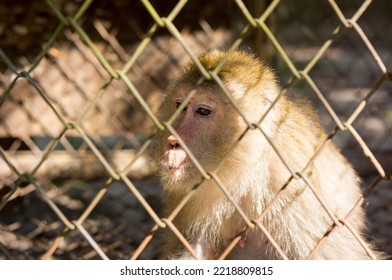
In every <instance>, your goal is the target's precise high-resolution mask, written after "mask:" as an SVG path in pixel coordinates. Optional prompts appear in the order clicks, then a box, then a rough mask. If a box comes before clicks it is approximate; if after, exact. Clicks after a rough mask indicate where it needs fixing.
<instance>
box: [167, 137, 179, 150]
mask: <svg viewBox="0 0 392 280" xmlns="http://www.w3.org/2000/svg"><path fill="white" fill-rule="evenodd" d="M167 142H169V146H170V149H173V150H174V149H176V148H178V147H180V144H178V141H177V138H176V137H174V136H173V135H170V136H169V137H168V138H167Z"/></svg>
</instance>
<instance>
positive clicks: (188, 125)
mask: <svg viewBox="0 0 392 280" xmlns="http://www.w3.org/2000/svg"><path fill="white" fill-rule="evenodd" d="M190 89H191V88H190V87H189V86H182V87H180V88H178V89H176V90H175V91H174V92H173V93H171V94H169V95H168V96H167V98H166V100H165V101H164V105H163V106H162V108H165V109H164V110H166V111H167V112H166V114H165V116H163V119H165V118H166V119H169V118H170V117H171V115H172V114H174V112H175V111H176V110H177V109H178V108H179V107H180V106H181V108H182V111H181V112H180V113H179V115H178V117H177V118H176V120H175V121H174V122H173V128H174V130H175V132H176V134H177V135H176V136H175V135H172V134H169V133H167V132H166V133H165V132H161V135H158V138H159V140H158V142H160V144H159V145H158V146H159V147H158V151H157V152H159V154H160V157H161V159H160V166H159V167H160V173H161V179H162V180H163V182H164V185H165V182H166V183H169V184H173V183H174V184H179V183H181V184H182V183H183V182H184V181H186V182H187V184H188V183H189V182H192V183H194V182H195V181H197V180H200V179H201V175H200V172H199V171H198V168H197V167H196V164H197V163H198V164H200V165H201V166H202V168H204V170H206V171H207V172H209V171H212V170H214V168H216V166H217V165H218V164H219V163H220V162H221V160H222V159H223V157H224V156H225V153H226V151H225V150H226V148H227V147H228V146H229V145H230V142H229V139H235V136H234V134H235V133H236V129H235V127H238V125H237V122H238V121H237V120H236V118H237V116H236V114H235V113H232V112H229V111H232V110H233V108H232V106H231V105H230V104H229V103H228V102H227V101H226V100H225V98H224V96H223V95H222V94H221V93H219V92H217V91H216V90H212V89H211V88H199V89H197V92H196V94H195V95H194V96H193V97H192V98H191V99H190V100H189V102H187V104H183V102H184V100H185V98H186V96H187V94H189V92H190ZM233 117H234V118H233ZM183 145H185V146H186V147H187V148H188V149H189V151H190V152H191V153H192V155H193V156H194V158H195V159H196V161H197V163H196V164H195V162H194V159H191V157H190V156H189V154H188V153H187V152H186V151H185V149H184V147H183Z"/></svg>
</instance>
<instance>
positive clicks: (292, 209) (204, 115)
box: [154, 51, 369, 259]
mask: <svg viewBox="0 0 392 280" xmlns="http://www.w3.org/2000/svg"><path fill="white" fill-rule="evenodd" d="M199 59H200V61H201V63H202V65H203V66H204V67H205V68H206V69H207V70H209V71H212V70H213V69H215V67H216V66H217V65H218V64H219V63H220V62H221V61H222V59H225V60H226V62H225V64H224V65H223V67H222V69H221V71H220V72H219V77H220V79H221V80H222V81H223V83H224V85H225V86H226V87H227V89H228V90H229V92H230V94H231V95H232V97H233V99H234V100H235V102H236V104H237V105H238V106H239V108H240V109H241V112H242V113H243V114H244V116H245V118H246V119H247V121H248V123H250V124H258V123H259V122H260V120H262V122H261V124H260V126H261V129H262V130H263V131H264V133H265V134H266V135H267V137H268V138H269V139H270V140H271V142H272V143H273V145H274V146H275V147H276V149H277V150H278V151H279V153H280V155H281V157H282V158H283V159H284V161H285V162H286V163H287V164H288V165H289V166H290V168H291V169H292V170H293V171H294V172H300V171H302V170H303V168H304V167H305V166H306V165H307V164H308V162H309V160H310V158H311V157H312V156H313V155H314V154H315V152H316V150H317V149H318V147H319V145H320V144H321V143H322V141H324V139H325V138H326V135H325V132H324V130H323V128H322V127H321V125H320V122H319V120H318V118H317V116H316V115H315V113H314V111H313V109H312V108H311V106H310V105H309V104H307V102H305V101H301V100H297V99H295V100H290V99H289V98H287V97H286V96H282V97H280V98H279V100H278V102H276V104H275V105H274V107H273V108H272V109H271V110H269V111H268V109H269V108H270V107H271V105H272V104H273V103H274V101H275V100H276V99H277V98H278V95H279V94H280V90H279V87H278V85H277V82H276V78H275V75H274V74H273V72H272V71H271V70H270V69H268V67H266V66H265V65H264V64H262V63H261V62H260V61H259V60H257V59H256V58H254V57H252V56H250V55H248V54H245V53H243V52H233V53H231V54H228V55H227V54H226V53H224V52H220V51H211V52H207V53H205V54H203V55H202V56H201V57H200V58H199ZM200 77H201V74H200V72H199V70H198V68H197V67H196V66H195V64H193V63H191V64H189V65H188V66H187V67H185V68H184V70H183V72H182V73H181V75H180V76H179V77H178V78H177V79H175V80H174V81H173V82H172V84H171V86H170V88H169V92H168V94H167V96H166V98H165V100H164V101H163V103H162V105H161V107H160V110H159V118H160V120H161V121H167V120H168V119H169V118H170V117H171V115H172V114H173V113H174V112H175V110H176V107H178V106H180V104H181V103H182V102H183V100H184V99H185V97H186V96H187V95H188V94H189V92H190V90H191V89H193V88H194V87H195V83H196V82H197V81H198V80H199V79H200ZM267 111H268V114H267V115H266V116H265V117H264V118H263V116H264V115H265V113H266V112H267ZM173 127H174V129H175V130H176V132H177V133H178V134H179V136H180V137H181V139H182V140H183V141H184V142H185V144H186V145H187V146H188V147H189V149H190V150H191V152H192V153H193V154H194V156H195V157H196V159H197V160H198V162H199V163H200V164H201V166H202V167H203V168H204V169H205V170H206V171H207V172H216V174H217V176H218V177H219V179H220V180H221V181H222V182H223V185H224V186H225V188H226V190H227V191H228V193H229V194H230V195H231V196H232V198H233V199H234V200H235V202H236V203H238V205H240V207H241V209H242V210H243V211H244V212H245V213H246V215H247V216H248V217H249V219H251V220H257V219H258V218H259V217H260V216H261V213H262V212H263V210H264V209H265V207H266V205H268V204H269V203H270V202H271V200H272V199H273V198H274V196H275V195H276V193H277V192H278V191H279V190H280V189H281V188H282V186H283V185H284V184H285V183H286V182H287V181H288V179H289V178H290V175H291V173H290V172H289V171H288V169H287V168H286V167H285V165H284V164H283V162H282V160H281V159H280V157H279V156H278V154H277V153H276V152H275V150H274V149H273V148H272V147H271V145H270V144H269V142H268V141H267V139H266V138H265V136H264V135H263V134H262V133H261V132H260V130H259V129H248V130H247V122H246V121H244V119H243V118H242V117H241V116H240V115H239V113H238V112H237V111H236V110H235V108H234V107H233V105H232V104H231V103H230V102H229V100H228V98H227V97H226V96H225V95H224V93H223V92H222V90H221V89H220V88H219V87H218V86H217V84H216V82H215V81H212V80H210V81H205V82H204V83H202V84H201V85H200V86H198V87H197V92H196V94H195V95H194V96H193V98H192V99H191V100H190V102H189V103H188V104H187V106H186V108H185V110H184V111H183V112H181V113H180V115H179V117H178V118H177V119H176V120H175V122H174V124H173ZM246 130H247V131H246ZM245 131H246V133H245V134H244V135H243V136H242V137H241V135H242V134H243V133H244V132H245ZM239 138H241V139H240V140H239V142H238V144H237V145H234V144H235V143H236V141H237V140H238V139H239ZM155 142H156V145H155V149H154V156H155V159H156V161H157V163H158V166H159V170H160V177H161V182H162V187H163V189H164V191H165V192H166V198H165V203H164V204H165V211H166V213H167V214H169V213H171V211H172V210H173V209H174V208H175V207H176V206H177V205H178V203H179V202H180V201H181V199H182V198H183V197H184V196H185V195H186V194H187V193H188V192H189V191H190V190H191V189H192V188H194V187H195V185H197V184H198V183H199V182H200V181H201V179H202V176H201V175H200V173H199V172H198V170H197V169H196V168H195V166H194V164H193V163H192V161H191V160H190V159H189V157H188V156H187V155H186V154H185V152H184V151H183V149H182V147H181V146H180V145H179V143H178V141H177V139H176V138H175V137H174V136H171V135H170V133H169V132H168V131H166V130H165V131H160V132H158V133H157V136H156V141H155ZM233 145H234V146H235V148H234V150H232V151H231V152H230V153H229V150H230V147H232V146H233ZM222 159H225V161H224V163H223V164H222V165H221V166H220V167H219V168H218V169H217V167H218V166H219V164H220V162H221V161H222ZM305 174H306V176H307V178H308V179H309V181H310V182H311V184H312V185H313V186H314V187H315V189H316V191H317V192H318V194H319V196H320V197H321V198H322V200H323V201H324V202H325V204H326V205H327V206H328V208H329V209H330V210H331V212H332V213H333V215H334V216H335V217H336V218H337V219H343V218H344V217H345V216H346V215H347V214H348V212H349V211H350V209H351V208H352V207H353V206H354V204H355V203H356V202H357V200H358V199H359V197H360V195H361V193H360V188H359V179H358V177H357V175H356V174H355V172H354V170H353V169H352V167H351V166H350V164H349V163H348V162H347V161H346V159H345V158H344V157H343V156H342V155H341V154H340V152H339V150H338V149H337V148H336V147H335V145H334V144H333V143H328V144H327V145H326V147H325V148H324V149H323V150H322V152H321V153H320V154H319V155H318V156H317V158H316V160H315V161H314V162H312V163H311V164H310V166H309V168H308V169H307V172H306V173H305ZM349 222H350V223H351V225H352V226H353V227H354V228H355V229H356V230H357V231H358V232H359V233H361V232H363V230H364V214H363V211H362V210H361V209H359V210H357V211H356V212H355V213H354V215H353V216H352V217H351V219H350V221H349ZM261 223H262V224H263V225H264V226H265V227H266V228H267V230H268V231H269V232H270V234H271V235H272V237H273V238H274V240H275V241H276V242H277V243H278V244H279V246H280V247H281V248H282V250H283V251H284V253H285V254H286V255H287V256H288V257H289V258H290V259H305V258H307V257H308V255H309V253H310V252H311V250H312V249H313V248H314V246H315V245H316V244H317V242H318V241H319V240H320V238H322V236H323V235H324V234H325V233H326V231H327V230H328V229H329V228H330V227H331V225H332V224H333V222H332V220H331V218H330V217H329V216H328V215H327V213H326V212H325V210H324V209H323V208H322V206H321V204H320V203H319V202H318V201H317V199H316V197H315V196H314V194H313V193H312V192H311V190H310V189H309V187H307V185H306V184H305V183H304V182H303V180H301V179H293V180H291V181H290V183H289V184H288V186H287V187H286V189H285V191H284V192H283V195H282V196H281V197H280V198H279V199H278V200H277V201H276V202H275V203H274V204H273V207H272V209H271V210H270V211H269V212H268V214H267V215H266V216H265V218H264V219H263V220H262V221H261ZM174 224H175V225H176V227H177V228H178V229H179V230H180V232H181V233H182V234H183V235H184V236H185V237H186V238H187V240H188V241H189V242H190V244H191V245H192V246H193V248H194V250H195V251H196V253H197V254H198V257H199V258H205V259H212V258H217V257H218V256H219V255H220V254H221V253H222V252H223V250H224V249H225V248H226V246H227V245H228V243H229V242H230V241H231V239H232V238H233V237H234V236H236V235H237V234H238V233H240V232H241V231H242V230H243V228H244V227H245V222H244V221H243V219H242V218H241V217H240V216H239V214H238V213H237V211H236V210H235V208H234V206H233V205H232V203H231V202H229V200H228V199H227V197H226V196H225V195H224V194H223V192H222V191H221V190H220V189H219V188H218V186H217V185H216V182H215V181H214V180H212V179H210V180H205V181H204V182H203V183H202V184H201V185H200V186H198V188H197V190H196V191H195V192H194V194H193V195H192V197H191V198H190V200H189V202H188V203H187V204H186V205H185V207H184V208H183V209H182V211H181V212H180V213H179V214H178V216H177V217H176V218H175V220H174ZM242 244H244V245H245V246H244V247H241V246H237V247H236V248H235V249H234V250H233V251H232V252H231V254H230V255H229V258H234V259H235V258H237V259H238V258H240V259H247V258H253V259H280V258H281V256H280V255H279V254H278V252H277V251H276V249H275V248H273V246H271V244H270V242H268V240H267V239H266V237H265V236H264V235H263V234H262V233H261V232H260V231H259V230H251V229H249V230H248V231H247V232H246V236H245V238H244V240H243V242H242ZM164 257H166V258H191V255H190V254H189V252H187V250H185V249H184V247H183V245H182V244H181V243H180V242H179V240H178V239H177V237H175V236H174V234H172V233H171V231H170V230H166V246H165V252H164ZM313 258H315V259H368V258H369V256H368V254H367V253H366V252H365V250H364V249H363V248H362V247H361V245H360V244H359V243H358V241H357V240H356V239H355V238H354V237H353V235H352V234H351V233H350V232H349V231H348V230H347V228H345V227H342V228H336V229H335V230H334V231H333V232H332V233H331V234H330V236H329V238H328V240H327V242H326V243H324V244H323V245H322V246H321V247H320V249H319V250H318V251H316V253H315V255H314V256H313Z"/></svg>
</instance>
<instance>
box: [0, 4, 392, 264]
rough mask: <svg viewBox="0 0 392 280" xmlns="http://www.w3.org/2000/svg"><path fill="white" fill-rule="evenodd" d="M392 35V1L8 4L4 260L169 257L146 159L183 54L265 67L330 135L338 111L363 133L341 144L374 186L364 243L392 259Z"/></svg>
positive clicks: (3, 81)
mask: <svg viewBox="0 0 392 280" xmlns="http://www.w3.org/2000/svg"><path fill="white" fill-rule="evenodd" d="M148 4H151V6H152V9H153V10H154V11H155V13H156V15H157V17H156V18H155V19H154V18H153V17H152V15H154V12H152V9H151V8H149V5H148ZM334 5H335V6H334ZM266 11H267V13H265V12H266ZM248 13H249V14H248ZM246 15H249V16H250V18H259V17H260V16H261V15H263V16H262V24H261V25H263V26H261V25H260V26H258V27H253V26H252V25H251V24H250V21H249V17H247V16H246ZM159 17H167V18H168V19H169V20H171V21H172V23H173V25H174V29H175V30H174V31H173V28H166V27H165V26H162V27H160V26H159V24H158V23H157V22H156V20H157V19H159ZM346 19H351V21H346ZM176 30H178V32H179V33H178V34H179V35H180V38H178V37H176V36H177V35H176V34H177V33H176ZM391 34H392V2H391V1H378V0H377V1H359V0H358V1H357V0H353V1H351V0H350V1H348V0H342V1H336V2H335V1H312V0H304V1H288V0H286V1H285V0H282V1H270V0H262V1H252V0H244V1H224V0H215V1H206V0H201V1H192V0H190V1H174V0H168V1H158V0H155V1H127V0H114V1H78V0H75V1H64V0H47V1H38V0H29V1H27V0H3V1H0V199H1V200H0V259H8V258H10V259H40V258H44V259H48V258H49V259H97V258H110V259H128V258H140V259H156V258H157V257H158V255H159V248H160V246H161V244H160V231H159V230H158V231H157V233H156V234H155V228H154V225H155V224H156V223H157V217H160V207H161V197H162V193H161V191H160V188H159V184H158V181H157V178H156V176H155V172H154V169H155V168H154V166H153V165H152V164H151V162H150V160H149V158H148V156H147V152H146V150H148V146H149V143H150V139H151V135H152V133H153V131H154V122H153V115H152V113H153V112H155V111H156V109H157V107H158V106H159V104H160V102H161V100H162V96H163V94H164V92H165V88H166V87H167V85H168V81H169V80H170V78H171V77H172V76H173V75H175V74H176V73H177V72H178V71H179V69H181V66H183V65H184V64H185V63H187V62H189V61H190V58H189V54H188V53H187V51H186V50H185V49H184V47H183V45H184V44H185V45H187V46H188V47H189V48H190V49H191V51H192V52H193V53H194V54H196V55H197V54H200V53H201V52H203V51H205V50H209V49H214V48H217V49H229V48H231V47H232V46H233V45H236V44H238V48H239V49H241V50H244V51H247V52H251V53H255V54H256V55H257V56H259V57H260V58H261V59H263V60H264V61H266V62H267V63H268V64H269V65H270V66H271V67H272V68H274V69H275V70H276V74H277V76H278V77H279V81H280V84H281V86H282V88H284V89H285V90H287V94H301V95H303V96H306V98H308V99H310V100H312V102H313V103H314V105H315V106H316V108H317V109H318V113H319V115H320V118H321V121H322V122H323V124H324V125H325V127H326V130H327V132H328V133H331V135H332V134H333V131H334V129H335V128H336V127H337V123H336V118H335V120H334V118H333V117H331V110H332V112H333V114H332V115H334V116H336V117H337V119H338V120H340V122H346V121H347V120H353V124H352V125H353V127H354V128H355V131H356V132H357V133H358V135H359V137H360V139H361V140H362V141H363V142H362V143H359V142H358V137H357V138H355V137H354V136H353V134H352V133H351V132H349V131H347V130H346V131H338V132H337V133H336V134H333V141H334V142H336V144H337V145H338V146H339V147H340V148H341V149H342V151H343V153H344V154H345V155H346V156H347V158H348V160H349V161H350V163H351V164H353V166H354V167H355V168H356V170H357V171H358V173H359V175H360V176H361V178H362V180H363V183H362V187H363V189H364V191H366V196H367V197H366V199H365V202H364V204H363V207H364V208H365V210H366V212H367V215H368V220H369V232H367V238H368V239H369V240H371V241H372V242H373V243H374V244H376V245H377V246H378V247H379V248H381V249H382V250H384V251H385V252H387V253H389V254H392V184H391V181H390V179H391V166H392V141H391V140H392V129H391V126H392V83H391V62H392V52H391V50H392V36H391ZM178 39H180V40H178ZM318 55H320V57H319V58H318V59H314V58H315V57H318ZM312 61H313V62H314V65H313V62H312ZM310 62H312V64H311V65H312V67H310V66H309V65H310V64H309V63H310ZM120 70H121V72H122V73H123V74H124V75H123V76H121V77H119V76H118V72H116V71H120ZM303 70H304V71H305V72H306V73H307V74H308V75H309V77H310V81H309V80H307V79H303V78H302V77H301V75H300V74H299V73H300V72H299V71H303ZM317 92H318V93H320V94H321V98H320V96H318V95H317V94H316V93H317ZM326 105H327V106H326ZM328 107H329V108H330V110H329V111H328V109H327V108H328ZM357 113H358V114H357ZM369 151H370V154H371V155H372V156H371V157H370V158H369V156H368V155H369ZM388 178H389V179H388ZM151 231H153V234H151V235H150V233H151ZM150 237H151V240H150ZM138 248H139V249H140V250H138ZM139 251H140V252H139Z"/></svg>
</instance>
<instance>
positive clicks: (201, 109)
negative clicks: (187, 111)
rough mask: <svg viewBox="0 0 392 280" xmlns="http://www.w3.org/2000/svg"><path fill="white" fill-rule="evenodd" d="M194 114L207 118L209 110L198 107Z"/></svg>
mask: <svg viewBox="0 0 392 280" xmlns="http://www.w3.org/2000/svg"><path fill="white" fill-rule="evenodd" d="M196 113H198V114H200V115H202V116H208V115H209V114H211V110H209V109H206V108H202V107H199V108H197V110H196Z"/></svg>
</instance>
